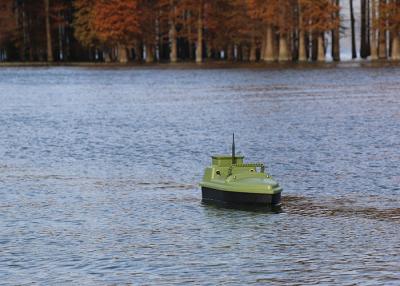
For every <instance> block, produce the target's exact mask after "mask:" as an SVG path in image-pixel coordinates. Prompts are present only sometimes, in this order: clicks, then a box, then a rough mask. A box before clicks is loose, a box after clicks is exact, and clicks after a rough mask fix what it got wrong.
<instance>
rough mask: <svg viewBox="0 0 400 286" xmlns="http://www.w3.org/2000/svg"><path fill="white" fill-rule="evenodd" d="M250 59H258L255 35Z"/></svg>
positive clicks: (251, 45) (252, 60) (251, 60)
mask: <svg viewBox="0 0 400 286" xmlns="http://www.w3.org/2000/svg"><path fill="white" fill-rule="evenodd" d="M249 61H250V62H255V61H257V44H256V39H255V37H254V36H253V37H252V39H251V44H250V56H249Z"/></svg>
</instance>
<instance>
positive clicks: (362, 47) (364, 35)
mask: <svg viewBox="0 0 400 286" xmlns="http://www.w3.org/2000/svg"><path fill="white" fill-rule="evenodd" d="M366 13H367V7H366V0H361V31H360V33H361V45H360V56H361V58H363V59H365V58H367V57H368V48H367V46H368V43H367V39H368V37H367V15H366Z"/></svg>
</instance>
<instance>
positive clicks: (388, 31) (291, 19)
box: [0, 0, 400, 63]
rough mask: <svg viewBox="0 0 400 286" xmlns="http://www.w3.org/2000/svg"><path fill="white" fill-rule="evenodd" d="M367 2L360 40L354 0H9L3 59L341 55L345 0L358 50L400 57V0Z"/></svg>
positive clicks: (0, 26) (2, 18) (2, 16)
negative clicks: (356, 29) (356, 25)
mask: <svg viewBox="0 0 400 286" xmlns="http://www.w3.org/2000/svg"><path fill="white" fill-rule="evenodd" d="M360 1H361V14H360V15H361V16H360V19H357V20H358V21H360V26H361V31H360V35H361V37H360V40H359V41H360V42H359V43H356V37H355V31H354V30H355V25H354V22H355V18H354V12H353V0H350V1H344V0H342V1H340V0H1V3H0V61H13V62H18V61H20V62H34V61H40V62H43V61H47V62H81V61H82V62H119V63H127V62H147V63H151V62H172V63H175V62H183V61H194V62H198V63H200V62H203V61H210V60H225V61H248V62H255V61H265V62H272V61H279V62H287V61H296V62H305V61H325V59H326V54H327V51H328V50H329V51H331V53H332V54H331V58H332V59H333V60H334V61H340V56H341V55H340V41H339V39H340V37H341V35H342V33H343V29H344V28H343V21H344V20H343V17H342V15H341V13H340V11H341V8H342V7H341V5H350V12H351V17H350V21H351V25H350V27H351V34H352V55H353V58H354V57H357V54H358V53H357V52H359V54H360V56H361V57H362V58H369V59H371V60H377V59H391V60H399V59H400V46H399V45H400V42H399V41H400V39H399V31H400V1H399V0H360ZM341 2H343V3H341ZM328 44H329V45H331V47H330V49H328V47H327V45H328ZM356 47H359V50H356Z"/></svg>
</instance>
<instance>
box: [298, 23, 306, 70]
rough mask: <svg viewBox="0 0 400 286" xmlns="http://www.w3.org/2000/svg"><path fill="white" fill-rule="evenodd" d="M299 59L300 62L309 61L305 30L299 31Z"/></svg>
mask: <svg viewBox="0 0 400 286" xmlns="http://www.w3.org/2000/svg"><path fill="white" fill-rule="evenodd" d="M299 61H300V62H305V61H307V53H306V42H305V36H304V31H303V30H300V33H299Z"/></svg>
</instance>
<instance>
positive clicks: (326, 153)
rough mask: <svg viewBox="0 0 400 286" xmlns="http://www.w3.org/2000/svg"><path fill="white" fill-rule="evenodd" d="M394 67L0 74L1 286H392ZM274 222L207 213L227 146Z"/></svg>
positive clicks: (399, 96) (396, 273)
mask: <svg viewBox="0 0 400 286" xmlns="http://www.w3.org/2000/svg"><path fill="white" fill-rule="evenodd" d="M399 122H400V68H394V67H387V68H360V67H357V68H337V69H332V68H308V69H270V70H265V69H246V68H241V69H223V68H211V69H192V68H184V69H164V68H131V69H112V68H110V69H96V68H72V67H71V68H61V67H60V68H3V69H0V143H1V144H0V198H1V199H0V281H1V284H3V285H16V284H18V285H31V284H40V285H60V284H75V285H76V284H79V285H121V284H122V285H125V284H128V285H129V284H132V285H164V284H165V285H171V284H176V285H189V284H198V285H310V284H319V285H334V284H335V285H399V281H400V206H399V203H400V196H399V195H400V169H399V162H400V140H399V139H400V128H399ZM232 132H235V134H236V138H237V142H236V145H237V149H238V150H239V151H241V152H242V153H243V154H244V155H245V156H246V158H247V159H248V160H250V161H260V162H265V163H266V164H267V166H268V168H267V169H268V171H269V172H270V173H271V174H272V175H273V176H274V177H275V179H276V180H277V181H278V182H280V184H281V185H282V186H283V188H284V193H283V206H282V211H281V212H280V213H273V212H268V211H264V210H259V209H257V210H248V209H246V210H243V209H231V208H222V207H217V206H212V205H207V204H202V203H201V193H200V189H199V187H198V185H197V184H198V182H199V181H200V180H201V177H202V173H203V169H204V167H205V166H207V165H208V164H210V155H211V154H214V153H229V152H230V149H229V148H230V144H231V134H232Z"/></svg>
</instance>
